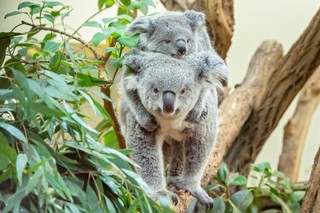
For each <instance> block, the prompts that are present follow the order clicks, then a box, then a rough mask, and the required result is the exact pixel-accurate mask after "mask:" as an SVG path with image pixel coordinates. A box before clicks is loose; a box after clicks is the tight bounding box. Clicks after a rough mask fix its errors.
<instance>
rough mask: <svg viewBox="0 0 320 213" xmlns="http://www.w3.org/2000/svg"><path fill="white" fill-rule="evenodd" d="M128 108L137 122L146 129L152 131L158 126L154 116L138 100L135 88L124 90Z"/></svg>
mask: <svg viewBox="0 0 320 213" xmlns="http://www.w3.org/2000/svg"><path fill="white" fill-rule="evenodd" d="M125 92H126V95H127V101H128V104H129V108H130V110H131V111H132V112H133V114H134V115H135V118H136V120H137V122H138V123H139V124H140V125H141V126H142V127H143V128H145V129H146V130H147V131H149V132H151V131H154V130H155V129H156V128H157V127H158V123H157V122H156V120H155V118H154V117H153V116H152V115H151V114H150V113H149V112H148V111H147V110H146V108H145V107H144V106H143V105H142V103H141V101H140V97H139V95H138V92H137V90H125Z"/></svg>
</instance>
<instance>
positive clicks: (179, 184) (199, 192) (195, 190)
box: [168, 178, 213, 210]
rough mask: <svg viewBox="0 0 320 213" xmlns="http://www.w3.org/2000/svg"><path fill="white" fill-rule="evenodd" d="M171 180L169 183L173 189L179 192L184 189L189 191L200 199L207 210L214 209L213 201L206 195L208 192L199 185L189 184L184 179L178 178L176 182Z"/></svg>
mask: <svg viewBox="0 0 320 213" xmlns="http://www.w3.org/2000/svg"><path fill="white" fill-rule="evenodd" d="M173 179H174V178H173ZM173 179H171V180H170V181H168V184H169V186H170V188H171V189H174V190H178V189H184V190H186V191H188V192H189V193H190V194H191V195H193V196H194V197H195V198H197V199H198V201H199V202H200V203H201V204H202V205H204V206H205V207H206V209H207V210H208V209H212V207H213V200H212V198H211V197H210V196H209V195H208V194H207V193H206V191H205V190H204V189H203V188H202V187H201V186H200V185H199V186H198V185H197V184H193V183H188V182H187V181H183V180H182V179H179V178H177V179H176V180H173Z"/></svg>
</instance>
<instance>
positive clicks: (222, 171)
mask: <svg viewBox="0 0 320 213" xmlns="http://www.w3.org/2000/svg"><path fill="white" fill-rule="evenodd" d="M228 175H229V169H228V166H227V164H226V163H225V162H222V163H221V165H220V168H219V170H218V174H217V179H218V180H220V181H225V180H226V179H227V177H228Z"/></svg>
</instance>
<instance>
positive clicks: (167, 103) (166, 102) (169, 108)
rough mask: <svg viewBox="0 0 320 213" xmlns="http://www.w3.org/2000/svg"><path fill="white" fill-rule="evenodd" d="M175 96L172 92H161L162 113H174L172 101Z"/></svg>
mask: <svg viewBox="0 0 320 213" xmlns="http://www.w3.org/2000/svg"><path fill="white" fill-rule="evenodd" d="M175 98H176V95H175V94H174V92H171V91H165V92H163V95H162V99H163V111H164V112H166V113H171V112H173V111H174V101H175Z"/></svg>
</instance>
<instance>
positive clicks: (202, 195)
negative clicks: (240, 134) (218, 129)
mask: <svg viewBox="0 0 320 213" xmlns="http://www.w3.org/2000/svg"><path fill="white" fill-rule="evenodd" d="M206 134H207V133H204V134H195V135H193V136H192V137H190V138H188V139H187V140H186V141H185V163H184V165H185V167H184V171H183V177H182V178H181V179H176V180H174V181H171V183H170V184H171V185H172V186H174V187H175V188H177V189H184V190H187V191H189V192H190V194H192V195H193V196H194V197H196V198H197V199H198V200H199V202H200V203H201V204H203V205H205V206H206V208H207V209H210V208H212V207H213V200H212V198H211V197H210V196H209V195H208V194H207V193H206V192H205V190H204V189H203V188H202V187H201V185H200V181H201V178H202V175H203V173H204V169H205V166H206V164H207V159H208V157H209V154H210V151H211V147H212V145H213V141H214V140H211V141H210V140H208V138H206V136H205V135H206Z"/></svg>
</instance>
